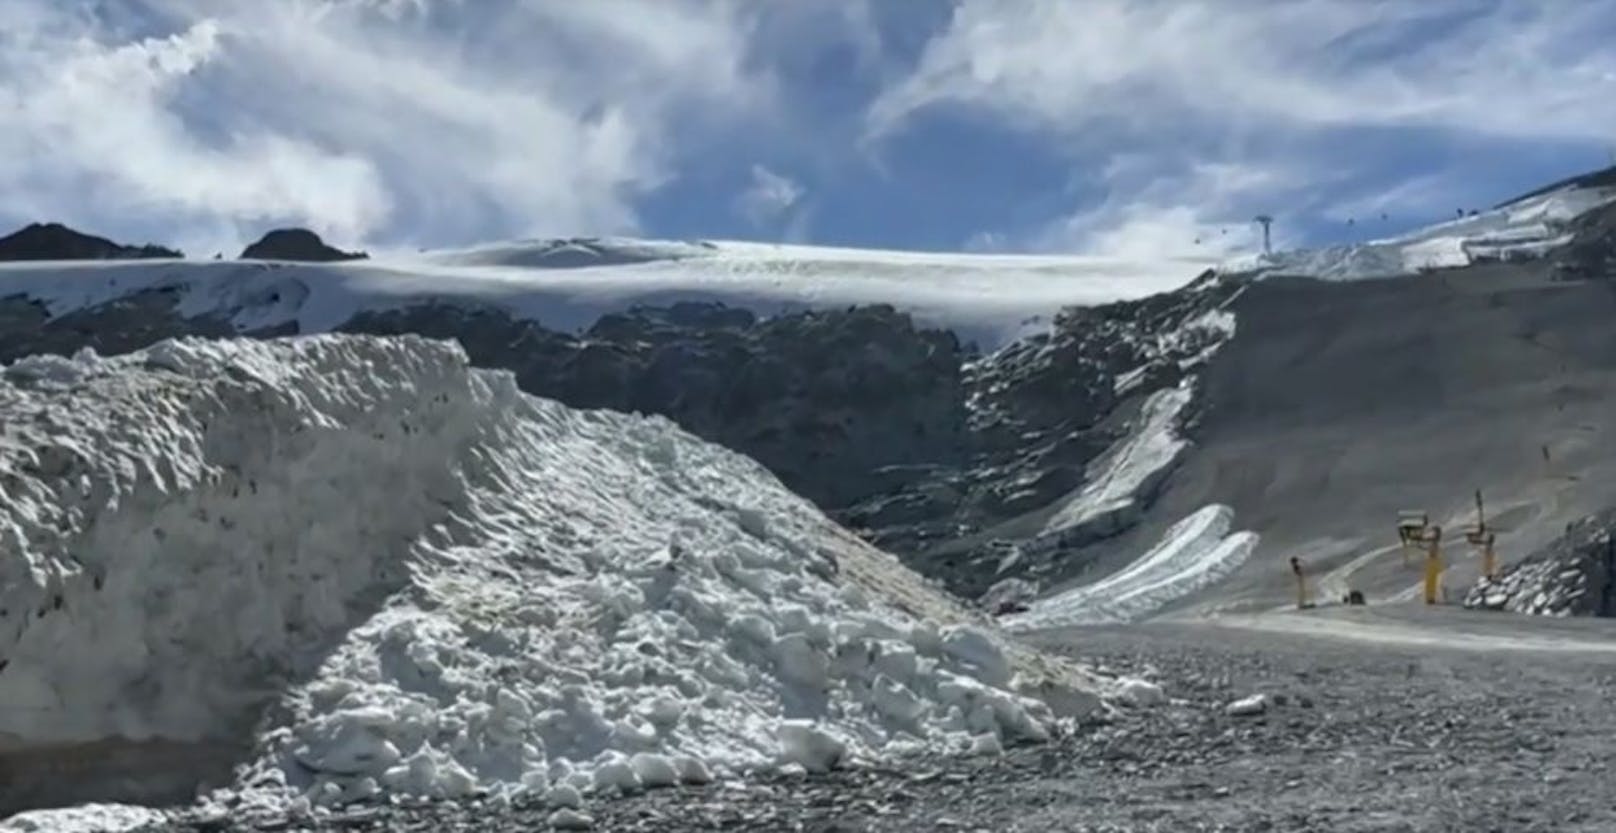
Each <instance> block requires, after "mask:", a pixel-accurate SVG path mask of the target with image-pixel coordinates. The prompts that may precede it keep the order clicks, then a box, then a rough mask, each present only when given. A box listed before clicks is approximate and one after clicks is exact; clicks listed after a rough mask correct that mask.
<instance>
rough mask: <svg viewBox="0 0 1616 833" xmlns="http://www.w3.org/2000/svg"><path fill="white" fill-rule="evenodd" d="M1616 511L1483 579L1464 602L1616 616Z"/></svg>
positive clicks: (1589, 520) (1554, 613)
mask: <svg viewBox="0 0 1616 833" xmlns="http://www.w3.org/2000/svg"><path fill="white" fill-rule="evenodd" d="M1613 531H1616V510H1610V511H1606V512H1602V513H1600V514H1597V515H1591V516H1589V517H1587V518H1584V519H1583V520H1581V521H1579V522H1577V523H1574V524H1572V525H1571V527H1570V528H1569V529H1567V530H1566V533H1565V535H1563V536H1561V537H1560V538H1559V539H1558V540H1556V541H1554V542H1553V543H1551V544H1549V545H1548V546H1546V547H1544V548H1543V549H1541V550H1539V551H1537V552H1535V553H1533V554H1531V555H1530V556H1528V557H1526V558H1524V559H1522V560H1520V561H1517V562H1515V563H1513V564H1508V565H1505V566H1504V567H1503V568H1502V569H1500V570H1499V572H1498V575H1497V576H1496V577H1494V578H1493V579H1487V578H1485V577H1484V578H1482V579H1481V580H1479V581H1477V582H1476V584H1475V586H1474V587H1472V588H1471V589H1470V592H1469V593H1467V594H1466V595H1465V600H1464V605H1465V607H1468V608H1477V609H1483V610H1507V611H1509V612H1511V613H1528V614H1535V615H1540V616H1616V539H1613V538H1612V533H1613Z"/></svg>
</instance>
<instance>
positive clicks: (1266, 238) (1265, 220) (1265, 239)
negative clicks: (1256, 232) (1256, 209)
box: [1253, 214, 1274, 255]
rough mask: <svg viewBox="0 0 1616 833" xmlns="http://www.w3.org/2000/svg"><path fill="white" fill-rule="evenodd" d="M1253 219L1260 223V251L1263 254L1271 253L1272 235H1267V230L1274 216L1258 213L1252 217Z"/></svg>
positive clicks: (1272, 247)
mask: <svg viewBox="0 0 1616 833" xmlns="http://www.w3.org/2000/svg"><path fill="white" fill-rule="evenodd" d="M1253 221H1254V222H1256V223H1259V224H1261V225H1262V253H1263V254H1265V255H1271V254H1273V253H1274V244H1273V239H1272V237H1271V236H1270V235H1269V230H1270V227H1271V226H1272V225H1273V224H1274V218H1273V217H1270V216H1268V215H1267V214H1258V215H1257V216H1256V217H1254V218H1253Z"/></svg>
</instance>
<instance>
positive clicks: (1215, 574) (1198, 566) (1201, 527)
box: [999, 504, 1257, 630]
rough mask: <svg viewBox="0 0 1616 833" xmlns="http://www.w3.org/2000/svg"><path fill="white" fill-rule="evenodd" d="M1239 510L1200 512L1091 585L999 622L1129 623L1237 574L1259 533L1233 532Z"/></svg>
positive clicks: (1030, 625)
mask: <svg viewBox="0 0 1616 833" xmlns="http://www.w3.org/2000/svg"><path fill="white" fill-rule="evenodd" d="M1233 526H1234V510H1233V509H1230V508H1229V507H1227V506H1223V505H1221V504H1213V505H1211V506H1206V507H1203V508H1201V509H1200V510H1199V511H1197V512H1195V513H1194V514H1191V515H1190V516H1189V517H1187V518H1185V519H1183V520H1181V521H1179V522H1178V523H1176V524H1174V525H1173V526H1172V528H1170V529H1168V530H1167V532H1166V533H1165V534H1164V535H1162V539H1161V541H1160V542H1159V543H1157V544H1156V546H1155V547H1152V548H1151V549H1150V551H1149V552H1147V553H1145V554H1144V555H1142V556H1140V557H1139V558H1138V559H1136V560H1135V561H1134V562H1133V563H1132V564H1130V565H1128V566H1127V567H1125V568H1124V569H1122V570H1121V571H1119V572H1117V573H1115V574H1113V575H1110V576H1107V577H1106V578H1103V579H1101V580H1099V581H1097V582H1094V583H1092V584H1087V585H1084V586H1082V587H1077V588H1074V589H1072V590H1068V591H1066V592H1064V593H1057V594H1055V595H1053V596H1049V597H1046V598H1043V599H1040V600H1038V601H1037V602H1034V603H1033V605H1032V608H1031V609H1029V610H1028V611H1026V612H1025V613H1018V614H1013V615H1010V616H1006V617H1003V618H1002V619H1000V620H999V621H1000V623H1001V624H1003V625H1004V626H1005V627H1007V628H1010V629H1012V630H1032V629H1036V628H1048V627H1062V626H1070V625H1095V624H1106V623H1116V622H1129V621H1133V620H1135V619H1138V618H1140V617H1142V616H1145V615H1148V614H1149V613H1151V612H1153V611H1155V610H1157V609H1158V608H1160V607H1162V606H1163V605H1166V604H1168V603H1169V602H1171V601H1173V600H1174V599H1177V598H1180V597H1183V596H1185V595H1188V594H1190V593H1193V592H1195V591H1197V590H1200V589H1202V588H1205V587H1208V586H1210V585H1212V584H1213V583H1215V582H1217V581H1220V580H1222V579H1223V578H1224V577H1225V576H1228V575H1229V574H1230V573H1232V572H1233V571H1234V570H1235V569H1236V568H1237V567H1239V566H1240V565H1241V564H1244V563H1245V561H1246V559H1247V558H1248V557H1249V556H1250V555H1251V553H1252V551H1253V550H1255V549H1256V547H1257V534H1256V533H1254V532H1248V531H1240V532H1232V531H1231V530H1232V528H1233Z"/></svg>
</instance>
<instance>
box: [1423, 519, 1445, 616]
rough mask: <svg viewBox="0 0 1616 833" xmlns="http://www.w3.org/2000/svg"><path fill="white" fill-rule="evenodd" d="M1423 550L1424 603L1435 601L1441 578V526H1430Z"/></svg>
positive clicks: (1432, 603) (1433, 602) (1430, 603)
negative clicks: (1424, 549)
mask: <svg viewBox="0 0 1616 833" xmlns="http://www.w3.org/2000/svg"><path fill="white" fill-rule="evenodd" d="M1426 547H1427V549H1426V551H1425V603H1426V604H1428V605H1434V604H1436V602H1437V591H1438V587H1439V584H1440V582H1441V580H1442V527H1439V526H1436V527H1432V528H1431V533H1430V537H1429V538H1427V539H1426Z"/></svg>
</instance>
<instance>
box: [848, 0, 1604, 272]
mask: <svg viewBox="0 0 1616 833" xmlns="http://www.w3.org/2000/svg"><path fill="white" fill-rule="evenodd" d="M1612 36H1616V14H1612V13H1611V11H1610V10H1609V9H1608V8H1607V7H1605V6H1604V4H1597V3H1594V4H1586V3H1585V4H1578V3H1519V4H1513V3H1503V4H1500V3H1496V2H1492V1H1491V0H1463V1H1462V2H1450V3H1408V2H1402V0H1286V1H1285V2H1277V1H1273V0H1269V1H1267V2H1258V0H1253V2H1251V3H1248V4H1241V5H1238V6H1237V5H1236V4H1231V3H1226V2H1210V1H1209V2H1198V1H1197V0H1085V2H1082V3H1072V2H1063V0H1024V1H1023V2H1017V3H1003V2H997V0H959V2H958V3H957V4H956V6H955V9H954V14H953V17H952V19H951V20H950V22H949V24H948V26H947V27H946V28H945V29H944V30H943V31H942V32H941V33H939V34H938V35H937V36H936V37H934V38H933V39H932V40H931V41H930V42H929V43H928V44H927V45H926V47H925V48H924V50H923V51H922V53H921V56H920V58H919V60H918V61H917V62H916V64H915V65H914V66H913V67H912V68H911V69H910V71H909V72H907V73H905V74H903V75H902V76H901V77H898V78H896V79H894V80H893V81H892V82H891V83H890V84H889V85H888V86H887V87H886V89H885V90H884V91H883V92H882V94H881V95H880V96H879V97H878V98H877V99H876V100H875V101H874V102H873V103H872V104H871V106H870V107H869V109H868V111H867V114H866V129H867V131H868V134H869V136H870V137H871V138H873V139H875V140H877V141H880V140H883V139H890V138H891V137H893V136H894V135H895V134H897V133H899V132H901V131H903V130H904V129H906V128H907V127H908V126H910V125H911V124H913V123H914V118H915V117H916V116H917V115H918V114H921V113H924V112H929V111H933V110H947V111H950V112H956V113H963V114H965V115H968V116H974V117H977V118H980V119H983V120H988V121H991V122H992V123H993V124H995V125H996V126H1008V127H1010V128H1012V129H1016V130H1019V131H1022V132H1026V133H1032V134H1034V135H1039V136H1042V137H1045V138H1046V139H1048V140H1049V141H1051V142H1053V143H1054V144H1053V146H1054V147H1057V148H1059V149H1061V151H1062V152H1063V153H1064V154H1065V156H1066V157H1067V159H1068V160H1069V163H1070V164H1071V166H1072V168H1073V170H1074V171H1076V172H1077V173H1076V175H1075V181H1074V182H1073V184H1072V187H1071V188H1070V189H1069V191H1070V192H1071V193H1072V197H1073V200H1074V202H1076V203H1078V205H1076V206H1075V207H1074V208H1073V209H1072V210H1071V211H1070V213H1069V214H1068V215H1067V216H1064V217H1059V218H1056V219H1055V220H1053V221H1050V222H1049V223H1048V224H1047V225H1045V226H1044V227H1042V228H1036V229H1033V230H1031V231H1027V230H1025V229H1023V230H1011V231H1009V232H1008V234H1009V236H1010V237H1011V239H1013V240H1015V241H1017V242H1018V243H1019V245H1021V246H1025V247H1032V248H1044V249H1047V248H1054V249H1073V248H1077V249H1082V250H1084V251H1090V252H1094V253H1098V254H1146V253H1150V252H1157V253H1161V252H1175V253H1176V252H1179V251H1183V252H1184V253H1185V254H1186V256H1195V255H1196V253H1198V252H1206V251H1207V249H1208V248H1212V249H1228V248H1235V249H1239V248H1241V247H1250V246H1253V245H1257V244H1258V243H1257V241H1258V240H1259V238H1260V235H1258V234H1255V226H1253V225H1252V224H1251V223H1250V222H1249V221H1250V218H1251V217H1252V216H1253V215H1254V214H1256V213H1258V212H1269V213H1273V214H1275V215H1276V216H1277V217H1278V218H1279V222H1278V223H1276V225H1275V238H1276V244H1281V243H1283V242H1286V241H1289V240H1292V238H1290V237H1289V235H1290V234H1291V233H1292V230H1293V229H1294V228H1295V227H1296V225H1297V223H1296V222H1295V220H1297V219H1299V218H1300V215H1302V214H1304V213H1309V212H1311V215H1312V217H1311V218H1312V219H1313V220H1315V221H1318V220H1321V219H1325V218H1332V219H1333V218H1339V219H1341V220H1343V221H1344V219H1345V217H1350V216H1353V215H1352V214H1351V213H1350V212H1353V211H1368V210H1371V209H1374V210H1391V211H1394V212H1402V215H1403V216H1404V217H1408V216H1410V215H1415V214H1424V213H1428V212H1429V210H1430V207H1431V206H1433V205H1442V204H1450V203H1452V201H1453V200H1455V199H1457V200H1459V201H1460V202H1465V201H1467V200H1468V201H1474V200H1475V199H1477V197H1478V195H1477V194H1476V193H1475V191H1474V190H1473V188H1471V189H1467V188H1466V187H1465V186H1466V185H1467V183H1466V181H1465V180H1464V179H1463V178H1460V177H1455V176H1451V175H1449V176H1441V177H1431V178H1424V179H1422V180H1421V181H1420V182H1419V183H1417V184H1412V183H1411V185H1410V187H1409V188H1407V189H1403V190H1401V191H1397V192H1394V193H1390V194H1387V195H1386V197H1385V199H1384V200H1376V199H1374V198H1373V196H1372V194H1371V193H1370V188H1372V187H1373V188H1385V187H1386V186H1385V183H1386V181H1387V180H1386V173H1385V171H1386V169H1385V168H1384V167H1377V166H1384V165H1385V164H1386V163H1387V160H1388V159H1395V158H1396V157H1397V156H1398V154H1399V153H1400V152H1401V148H1400V147H1398V145H1397V143H1396V142H1395V141H1392V140H1386V141H1385V142H1384V143H1383V144H1382V145H1380V146H1377V147H1365V145H1364V142H1363V136H1364V135H1365V131H1379V132H1380V135H1387V134H1393V135H1403V136H1407V137H1409V138H1408V143H1409V144H1416V143H1420V142H1425V143H1427V144H1426V146H1427V147H1429V146H1430V145H1429V142H1430V141H1432V138H1431V137H1433V136H1438V137H1440V136H1446V137H1449V138H1450V139H1452V140H1455V141H1467V142H1474V141H1477V140H1478V139H1479V140H1495V141H1512V140H1516V141H1519V140H1524V141H1533V142H1541V141H1556V142H1572V143H1581V144H1583V145H1588V144H1592V143H1595V142H1601V141H1608V140H1609V137H1611V136H1613V135H1616V108H1613V107H1611V106H1609V104H1608V102H1610V101H1616V82H1613V81H1612V78H1613V77H1616V75H1613V72H1616V51H1612V50H1610V49H1609V48H1608V43H1609V41H1610V38H1611V37H1612ZM1447 173H1448V174H1451V173H1452V172H1451V171H1450V172H1447ZM1366 178H1374V179H1375V181H1374V182H1373V183H1372V185H1371V184H1367V183H1366V182H1365V180H1366ZM1475 180H1476V177H1474V176H1472V177H1471V178H1470V184H1472V185H1473V183H1474V181H1475ZM1343 191H1344V192H1347V196H1346V197H1345V198H1341V199H1342V202H1343V204H1342V205H1338V206H1335V207H1334V208H1333V209H1332V208H1331V207H1329V206H1328V205H1327V202H1328V200H1330V199H1336V198H1340V197H1339V195H1340V193H1341V192H1343ZM1454 204H1456V203H1454ZM1447 210H1450V209H1444V211H1447ZM1343 212H1349V213H1346V214H1345V215H1344V216H1341V215H1342V214H1343ZM1376 216H1377V217H1378V215H1376ZM1196 241H1199V242H1196ZM1213 255H1214V256H1215V255H1216V252H1213Z"/></svg>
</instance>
